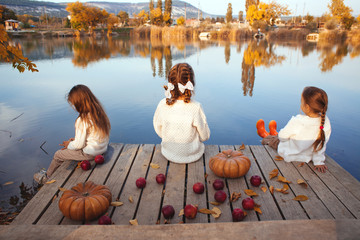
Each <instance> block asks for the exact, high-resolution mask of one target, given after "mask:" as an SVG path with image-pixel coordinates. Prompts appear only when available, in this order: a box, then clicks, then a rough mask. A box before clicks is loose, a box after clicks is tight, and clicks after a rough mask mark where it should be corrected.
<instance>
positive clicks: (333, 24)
mask: <svg viewBox="0 0 360 240" xmlns="http://www.w3.org/2000/svg"><path fill="white" fill-rule="evenodd" d="M337 25H338V23H337V21H336V20H335V19H331V20H329V21H327V22H326V23H325V28H326V29H327V30H334V29H335V28H336V27H337Z"/></svg>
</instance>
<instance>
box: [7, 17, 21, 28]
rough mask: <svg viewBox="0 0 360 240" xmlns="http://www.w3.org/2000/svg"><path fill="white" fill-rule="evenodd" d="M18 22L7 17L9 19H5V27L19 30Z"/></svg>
mask: <svg viewBox="0 0 360 240" xmlns="http://www.w3.org/2000/svg"><path fill="white" fill-rule="evenodd" d="M20 23H21V22H19V21H17V20H13V19H9V20H6V21H5V29H6V30H7V31H8V30H14V31H17V30H20V29H21V28H20Z"/></svg>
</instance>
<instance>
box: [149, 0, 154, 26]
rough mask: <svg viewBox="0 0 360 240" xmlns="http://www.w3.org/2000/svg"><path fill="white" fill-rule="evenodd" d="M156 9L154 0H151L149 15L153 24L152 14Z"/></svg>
mask: <svg viewBox="0 0 360 240" xmlns="http://www.w3.org/2000/svg"><path fill="white" fill-rule="evenodd" d="M153 10H154V0H150V2H149V15H150V23H151V24H153V23H154V22H153V19H152V15H151V12H152V11H153Z"/></svg>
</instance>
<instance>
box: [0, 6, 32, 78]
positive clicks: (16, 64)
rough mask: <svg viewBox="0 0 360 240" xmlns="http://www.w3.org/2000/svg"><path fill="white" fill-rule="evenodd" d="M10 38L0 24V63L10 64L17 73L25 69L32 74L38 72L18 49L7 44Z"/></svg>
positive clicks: (1, 16)
mask: <svg viewBox="0 0 360 240" xmlns="http://www.w3.org/2000/svg"><path fill="white" fill-rule="evenodd" d="M2 13H3V8H0V19H2V18H3V15H2ZM9 41H10V38H9V36H8V34H7V32H6V30H5V27H4V26H3V25H2V24H0V62H6V63H12V66H13V68H16V69H17V70H18V71H19V72H21V73H22V72H24V71H25V70H26V69H27V70H28V71H32V72H38V71H39V70H37V69H36V64H34V63H33V62H31V61H30V60H29V59H28V58H26V57H24V55H23V53H22V51H21V49H20V47H18V46H13V45H10V44H9Z"/></svg>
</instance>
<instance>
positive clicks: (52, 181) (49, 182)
mask: <svg viewBox="0 0 360 240" xmlns="http://www.w3.org/2000/svg"><path fill="white" fill-rule="evenodd" d="M54 182H56V180H55V179H53V180H51V181H48V182H46V184H51V183H54Z"/></svg>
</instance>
